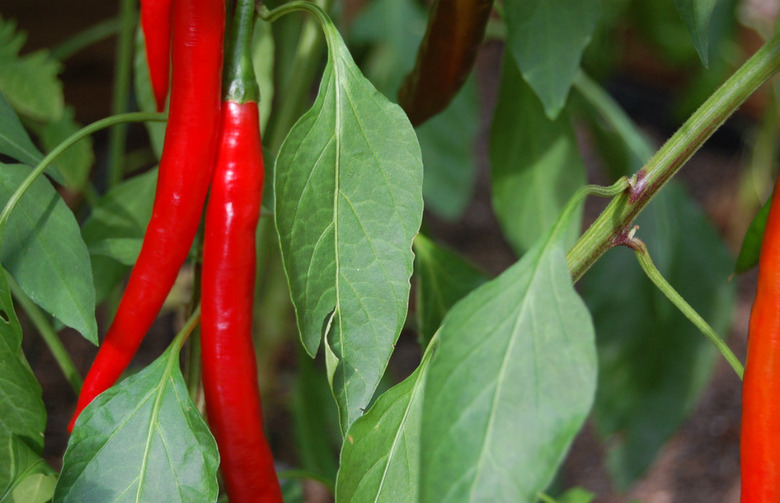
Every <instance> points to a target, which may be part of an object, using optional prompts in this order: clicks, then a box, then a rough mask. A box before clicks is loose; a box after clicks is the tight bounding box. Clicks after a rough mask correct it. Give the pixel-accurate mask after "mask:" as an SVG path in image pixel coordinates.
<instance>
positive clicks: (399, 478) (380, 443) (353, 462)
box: [336, 343, 435, 503]
mask: <svg viewBox="0 0 780 503" xmlns="http://www.w3.org/2000/svg"><path fill="white" fill-rule="evenodd" d="M434 344H435V343H432V346H431V347H430V348H429V349H428V350H427V351H426V353H425V355H424V356H423V359H422V361H421V362H420V365H419V366H418V367H417V369H416V370H415V371H414V372H413V373H412V374H411V375H410V376H409V377H407V378H406V379H404V380H403V381H402V382H401V383H400V384H397V385H396V386H394V387H392V388H390V389H389V390H388V391H386V392H385V393H383V394H382V395H381V396H380V397H379V398H378V399H377V401H376V403H374V405H372V406H371V408H370V409H369V410H368V412H366V414H365V415H363V416H362V417H360V418H359V419H358V420H357V421H355V423H354V424H353V425H352V427H351V428H350V429H349V432H348V433H347V436H346V438H345V441H344V446H343V447H342V449H341V468H340V469H339V474H338V478H337V480H336V501H337V502H339V503H348V502H352V503H363V502H366V501H373V502H375V503H380V502H385V503H397V502H400V501H417V494H418V490H419V475H420V425H421V421H422V404H423V390H424V387H425V377H426V375H427V371H428V366H429V364H430V361H431V355H432V354H433V352H434V351H435V349H434V347H433V345H434Z"/></svg>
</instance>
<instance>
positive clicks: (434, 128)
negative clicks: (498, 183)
mask: <svg viewBox="0 0 780 503" xmlns="http://www.w3.org/2000/svg"><path fill="white" fill-rule="evenodd" d="M426 21H427V17H426V12H425V10H423V9H421V8H420V5H419V4H418V3H416V2H414V1H412V0H377V1H375V2H371V3H370V4H369V5H368V6H367V7H366V8H365V9H363V11H362V12H361V14H360V16H359V17H358V18H357V19H356V20H355V22H354V24H353V25H352V28H351V33H350V34H351V41H352V42H353V43H354V44H356V45H361V46H362V45H368V44H371V50H370V52H369V54H368V55H367V56H366V57H365V62H364V64H363V65H361V67H362V68H363V69H364V71H365V73H366V76H367V77H368V78H369V79H370V80H371V82H372V83H373V84H374V85H375V86H376V87H377V89H379V90H380V91H381V92H382V93H383V94H384V95H385V96H387V98H388V99H389V100H391V101H397V95H398V89H399V87H400V86H401V81H402V80H403V77H404V75H405V73H406V72H408V71H411V70H412V68H413V67H414V62H415V56H416V55H417V49H418V47H419V45H420V41H421V40H422V38H423V34H424V33H425V26H426ZM479 123H480V119H479V106H478V97H477V86H476V83H475V81H474V80H473V79H469V80H468V81H466V84H465V85H464V86H463V88H462V89H461V91H460V92H459V93H458V95H457V96H456V97H455V99H454V100H453V101H452V103H451V104H450V106H449V107H448V108H447V109H446V110H444V111H443V112H442V113H441V114H439V115H437V116H435V117H433V118H432V119H430V120H429V121H427V122H426V123H425V124H423V125H422V126H421V127H419V128H417V139H418V141H419V142H420V149H421V150H422V154H423V165H424V166H425V175H424V182H423V197H424V199H425V204H426V209H428V210H431V211H433V212H434V213H435V214H436V215H438V216H440V217H442V218H444V219H446V220H456V219H457V218H459V217H460V216H461V215H462V213H463V211H464V210H465V208H466V205H468V203H469V200H470V199H471V195H472V193H473V188H474V182H475V178H476V157H475V154H474V145H475V143H476V138H477V133H478V130H479Z"/></svg>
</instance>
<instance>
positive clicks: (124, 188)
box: [81, 169, 157, 302]
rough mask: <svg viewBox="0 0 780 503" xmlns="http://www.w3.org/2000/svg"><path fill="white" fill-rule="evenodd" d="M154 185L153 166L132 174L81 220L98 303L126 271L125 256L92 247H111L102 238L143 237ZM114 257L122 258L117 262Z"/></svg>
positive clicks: (152, 199)
mask: <svg viewBox="0 0 780 503" xmlns="http://www.w3.org/2000/svg"><path fill="white" fill-rule="evenodd" d="M156 187H157V170H156V169H153V170H150V171H148V172H146V173H144V174H141V175H138V176H134V177H133V178H130V179H129V180H126V181H124V182H122V183H121V184H119V185H117V186H116V187H114V188H113V189H111V190H110V191H108V193H106V194H105V195H104V196H103V197H102V198H101V199H100V201H99V202H98V204H97V205H96V206H95V208H94V209H93V210H92V214H91V215H90V216H89V218H87V220H86V221H85V222H84V226H83V227H82V229H81V235H82V237H83V238H84V241H85V242H86V244H87V246H88V248H89V250H90V251H91V260H92V270H93V271H94V279H95V298H96V299H97V301H98V302H99V301H101V300H102V299H104V298H105V297H106V295H108V293H109V292H111V290H113V289H114V288H115V287H116V286H117V285H118V284H119V282H120V281H121V280H122V278H123V277H124V275H125V273H127V270H128V264H126V262H127V258H128V257H127V255H124V256H122V257H119V256H113V255H112V256H111V257H109V256H107V255H102V254H99V253H95V250H98V251H100V250H104V249H106V248H108V247H110V246H112V245H110V244H106V243H102V242H103V241H108V240H114V241H115V240H124V239H128V240H143V236H144V232H145V231H146V226H147V225H148V224H149V220H150V219H151V217H152V204H153V202H154V193H155V190H156ZM101 243H102V244H101ZM118 258H121V259H123V260H120V261H119V262H117V260H116V259H118ZM123 262H124V263H123Z"/></svg>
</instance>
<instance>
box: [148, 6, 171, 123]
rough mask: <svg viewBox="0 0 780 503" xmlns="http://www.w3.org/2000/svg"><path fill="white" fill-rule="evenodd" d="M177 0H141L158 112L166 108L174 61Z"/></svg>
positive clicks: (150, 76) (150, 73) (150, 75)
mask: <svg viewBox="0 0 780 503" xmlns="http://www.w3.org/2000/svg"><path fill="white" fill-rule="evenodd" d="M172 3H173V0H141V28H142V29H143V31H144V42H145V44H146V63H147V66H148V67H149V80H151V81H152V91H153V93H154V101H155V102H156V103H157V111H158V112H161V111H163V110H165V99H166V98H167V97H168V79H169V73H170V63H171V4H172Z"/></svg>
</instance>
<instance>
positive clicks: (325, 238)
mask: <svg viewBox="0 0 780 503" xmlns="http://www.w3.org/2000/svg"><path fill="white" fill-rule="evenodd" d="M325 32H326V36H327V40H328V47H329V58H328V64H327V66H326V67H325V71H324V74H323V77H322V82H321V85H320V91H319V95H318V96H317V100H316V101H315V103H314V105H313V107H312V108H311V110H309V111H308V112H306V114H305V115H304V116H303V117H301V119H300V120H299V121H298V123H296V125H295V126H294V127H293V129H292V130H291V131H290V134H289V135H288V136H287V138H286V139H285V141H284V143H283V145H282V147H281V149H280V152H279V155H278V157H277V161H276V171H275V183H274V190H275V192H274V193H275V201H276V210H275V217H276V225H277V229H278V231H279V237H280V243H281V249H282V257H283V259H284V265H285V270H286V271H287V276H288V280H289V283H290V291H291V294H292V299H293V303H294V304H295V309H296V315H297V319H298V327H299V329H300V332H301V340H302V342H303V344H304V346H305V347H306V350H307V351H308V352H309V354H312V355H313V354H315V353H316V351H317V348H318V347H319V344H320V340H321V339H322V338H323V337H324V338H325V350H326V355H327V357H328V358H327V359H326V362H327V364H328V373H329V377H330V379H331V385H332V387H333V391H334V395H335V397H336V401H337V403H338V404H339V414H340V422H341V426H342V431H343V432H346V431H347V429H348V428H349V425H350V424H352V422H353V421H354V420H355V419H357V418H358V417H359V416H360V415H361V413H362V409H363V408H365V407H366V405H367V404H368V403H369V401H370V399H371V397H372V395H373V393H374V390H375V389H376V386H377V384H378V383H379V379H380V378H381V376H382V374H383V373H384V368H385V366H386V365H387V361H388V359H389V357H390V354H391V353H392V351H393V345H394V343H395V341H396V339H397V338H398V335H399V333H400V330H401V327H402V326H403V323H404V320H405V319H406V311H407V304H408V297H409V277H410V275H411V272H412V260H413V254H412V251H411V244H412V239H413V238H414V235H415V234H416V233H417V230H418V229H419V226H420V221H421V219H422V160H421V154H420V148H419V145H418V143H417V138H416V136H415V134H414V130H413V129H412V127H411V125H410V124H409V121H408V119H407V118H406V116H405V115H404V113H403V111H402V110H401V109H400V108H399V107H398V106H397V105H394V104H392V103H390V102H389V101H387V99H386V98H385V97H384V96H382V95H381V94H380V93H379V92H378V91H377V90H376V89H374V87H373V86H372V85H371V84H370V83H369V82H368V81H367V80H366V79H365V78H364V77H363V76H362V75H361V73H360V71H359V70H358V68H357V67H356V66H355V64H354V62H353V61H352V58H351V56H350V54H349V51H347V48H346V47H345V46H344V42H343V41H342V39H341V36H340V35H339V34H338V31H337V30H336V28H335V27H334V26H333V25H332V24H327V25H325Z"/></svg>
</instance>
